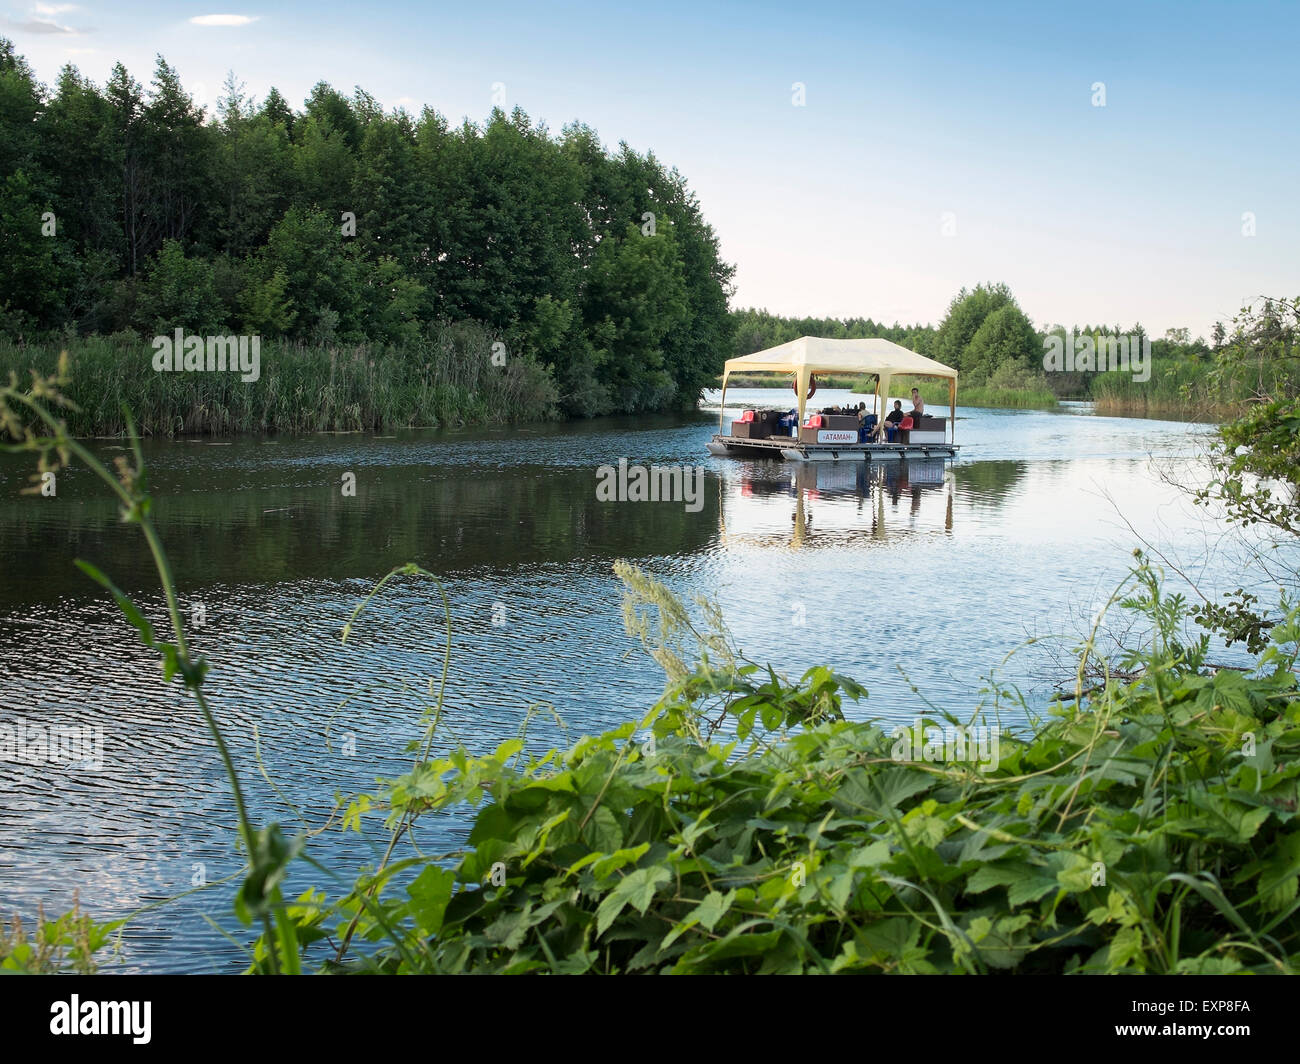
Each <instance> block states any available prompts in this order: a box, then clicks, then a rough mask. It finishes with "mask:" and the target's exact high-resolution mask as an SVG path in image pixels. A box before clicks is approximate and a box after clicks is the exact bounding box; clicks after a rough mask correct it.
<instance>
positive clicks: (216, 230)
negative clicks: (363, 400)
mask: <svg viewBox="0 0 1300 1064" xmlns="http://www.w3.org/2000/svg"><path fill="white" fill-rule="evenodd" d="M0 235H2V236H3V242H4V248H5V254H4V257H3V260H0V336H4V335H8V336H10V337H12V338H24V339H31V338H38V337H42V336H46V335H48V334H49V333H51V332H58V333H60V334H62V335H64V336H65V337H66V336H68V335H69V334H72V335H73V336H75V335H77V334H79V335H83V336H84V335H87V334H94V333H99V334H111V333H120V332H122V331H123V330H133V331H134V332H135V333H137V334H140V336H142V337H147V336H152V335H154V334H163V335H170V334H171V332H172V331H173V330H174V329H176V328H182V329H184V330H186V331H187V332H189V333H194V334H210V333H214V332H216V333H222V334H241V333H242V334H251V335H260V336H263V337H265V338H268V339H279V340H286V341H296V342H300V343H307V344H314V345H335V344H344V345H357V344H361V343H367V342H368V343H371V344H374V345H383V346H391V347H394V348H397V349H402V350H405V349H409V348H411V347H412V346H418V344H419V343H420V342H421V341H422V340H428V339H430V338H431V337H432V338H433V339H438V338H439V336H440V334H439V333H438V332H437V328H436V327H437V326H438V324H439V323H467V322H472V323H476V324H477V325H479V326H481V327H482V328H483V329H484V330H485V333H486V334H487V335H490V336H492V337H494V338H498V339H499V340H500V341H501V342H503V343H504V344H505V347H506V351H507V352H508V357H509V359H511V360H526V361H529V362H535V363H536V364H537V365H539V366H541V367H543V368H544V369H545V371H546V373H547V374H548V375H550V377H551V378H552V380H553V382H554V386H555V388H556V389H557V391H558V397H559V404H560V406H561V408H562V409H563V410H564V411H565V412H568V413H570V414H579V415H590V414H599V413H605V412H611V411H634V410H644V409H663V408H668V407H674V406H681V405H690V404H693V403H694V401H695V399H696V397H697V395H698V393H699V390H700V388H701V387H702V386H704V385H705V384H707V383H708V382H709V381H711V380H712V378H713V376H714V375H715V374H716V373H717V372H718V370H719V368H720V365H721V360H722V358H723V357H725V355H726V352H727V350H728V348H729V345H730V322H729V319H728V317H727V296H728V292H729V286H730V278H731V273H732V269H731V267H730V266H729V265H727V264H725V263H723V262H722V261H721V260H720V258H719V253H718V243H717V239H716V237H715V235H714V233H713V230H712V228H711V227H710V226H709V225H708V224H707V223H706V222H705V221H704V218H703V217H702V215H701V212H700V207H699V203H698V202H697V200H696V198H695V196H694V195H693V194H692V193H691V192H690V190H689V189H688V187H687V185H686V181H685V179H684V178H683V177H682V175H681V174H679V173H678V172H677V171H676V170H671V169H668V168H666V167H665V166H664V165H663V164H662V163H661V162H660V161H659V160H658V159H656V158H655V156H654V155H653V154H644V155H643V154H639V153H637V152H635V151H633V150H632V149H631V148H629V147H628V146H627V145H621V146H620V148H619V150H618V151H617V152H613V153H611V152H609V151H607V150H606V149H605V148H604V147H603V146H602V144H601V143H600V141H599V140H598V138H597V136H596V134H595V132H594V131H592V130H591V129H589V128H587V127H584V126H581V125H577V124H575V125H572V126H569V127H566V128H565V129H564V130H563V132H562V133H561V134H560V135H558V136H554V135H552V134H551V133H550V132H549V131H548V130H547V129H546V128H545V127H544V126H540V125H535V124H533V123H532V122H531V121H530V120H529V119H528V117H527V116H526V115H525V114H523V112H521V111H519V110H515V111H514V112H513V113H512V114H509V115H506V114H504V113H502V112H501V111H500V110H494V111H493V112H492V114H491V116H490V118H489V119H488V121H487V122H486V123H485V124H484V125H483V126H481V127H480V126H476V125H473V124H471V123H469V122H466V123H464V124H462V125H459V126H453V125H450V124H449V123H448V122H447V121H446V120H445V119H444V118H443V117H442V116H440V115H438V114H437V113H435V112H434V111H432V110H427V109H426V110H425V111H424V113H423V114H421V115H420V116H419V117H418V118H417V117H413V116H411V115H409V114H407V113H406V112H404V111H396V112H390V113H385V112H384V111H383V109H382V108H381V107H380V106H379V105H378V104H377V103H376V101H375V100H374V99H373V98H371V97H370V96H368V95H367V94H366V93H364V92H362V91H361V90H357V92H356V93H355V94H354V95H353V96H352V97H345V96H343V95H342V94H340V93H339V92H337V91H335V90H334V89H332V88H331V87H329V86H328V85H326V84H324V83H322V84H319V85H317V86H316V87H315V89H313V91H312V93H311V96H310V97H309V98H308V99H307V101H306V103H305V107H304V109H303V110H302V111H295V110H293V109H291V108H290V107H289V106H288V104H287V103H286V102H285V100H284V99H283V98H282V97H281V96H280V94H279V93H278V92H276V91H275V90H272V91H271V93H270V94H269V95H268V96H267V98H266V99H265V100H264V101H262V102H261V103H260V105H258V104H255V103H254V102H253V101H251V100H249V99H247V98H245V96H244V93H243V91H242V89H241V87H240V86H239V85H238V84H237V83H236V82H235V81H234V80H233V77H232V78H231V79H230V80H229V81H228V82H227V85H226V89H225V95H224V97H223V98H222V100H221V102H220V104H219V106H218V108H217V114H216V115H214V116H209V115H207V114H205V112H204V111H203V110H202V109H201V108H199V107H197V106H196V105H195V104H194V102H193V100H192V99H191V98H190V96H189V95H188V94H187V93H186V92H185V91H184V89H183V87H182V85H181V82H180V79H179V77H178V75H177V73H176V71H175V70H174V69H173V68H172V67H170V66H169V65H168V64H167V63H166V62H165V61H164V60H162V59H161V58H160V59H159V60H158V64H157V67H156V69H155V71H154V76H153V80H152V83H151V85H150V87H149V88H148V89H147V90H146V89H144V88H143V87H142V86H141V85H140V84H139V83H137V82H136V81H135V80H134V79H133V78H132V77H131V76H130V74H129V73H128V72H127V71H126V69H125V68H124V67H123V66H121V65H120V64H119V65H118V66H117V67H116V68H115V69H114V71H113V74H112V76H111V78H110V79H109V81H108V84H107V85H105V86H104V87H103V88H100V87H98V86H96V85H95V84H93V83H92V82H90V81H88V80H87V79H86V78H84V77H82V76H81V75H80V74H79V73H78V72H77V70H76V69H75V68H73V67H72V66H68V67H65V68H64V70H63V71H62V73H61V74H60V75H59V78H58V82H57V84H56V85H55V86H54V87H53V89H52V90H47V89H46V88H45V87H44V86H42V85H40V84H38V83H37V81H36V80H35V78H34V77H33V75H32V73H31V71H30V69H29V67H28V65H27V64H26V62H25V61H24V60H23V59H22V58H21V57H20V56H18V55H17V54H16V53H15V51H14V48H13V45H12V44H11V43H10V42H9V41H7V40H3V39H0ZM72 347H73V353H74V356H75V343H74V344H73V345H72ZM141 351H142V352H143V354H144V355H145V356H147V354H148V353H149V349H148V347H147V346H142V347H141ZM490 354H491V351H490V349H484V350H482V351H480V352H477V353H475V355H474V356H473V357H476V358H481V359H482V360H484V361H486V360H488V358H489V357H490ZM404 357H407V358H408V359H416V358H418V357H419V356H418V352H417V353H411V354H408V355H406V356H404Z"/></svg>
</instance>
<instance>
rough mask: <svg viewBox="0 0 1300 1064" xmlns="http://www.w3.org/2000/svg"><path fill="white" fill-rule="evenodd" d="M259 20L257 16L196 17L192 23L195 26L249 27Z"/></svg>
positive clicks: (191, 20)
mask: <svg viewBox="0 0 1300 1064" xmlns="http://www.w3.org/2000/svg"><path fill="white" fill-rule="evenodd" d="M257 19H258V16H257V15H195V16H194V17H193V18H192V19H190V22H191V23H193V24H194V25H195V26H247V25H248V24H249V23H250V22H256V21H257Z"/></svg>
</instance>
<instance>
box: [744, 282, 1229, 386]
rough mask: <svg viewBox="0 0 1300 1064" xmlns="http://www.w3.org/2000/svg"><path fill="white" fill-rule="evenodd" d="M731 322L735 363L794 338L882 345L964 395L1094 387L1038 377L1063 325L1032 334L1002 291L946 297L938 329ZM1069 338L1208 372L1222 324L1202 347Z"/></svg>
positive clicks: (1178, 334) (1086, 378)
mask: <svg viewBox="0 0 1300 1064" xmlns="http://www.w3.org/2000/svg"><path fill="white" fill-rule="evenodd" d="M732 318H733V319H734V322H735V348H736V353H737V354H739V355H747V354H751V353H753V352H754V351H762V350H764V349H766V348H768V347H775V346H777V345H778V344H783V343H787V342H788V341H790V340H796V339H798V338H799V337H800V336H822V337H827V338H831V339H865V338H870V337H881V338H883V339H886V340H892V341H894V343H897V344H901V345H902V346H903V347H906V348H909V349H911V350H913V351H916V352H917V353H918V354H922V355H926V356H928V357H930V358H933V359H936V360H938V361H939V362H942V363H944V364H945V365H948V366H953V367H955V368H956V369H957V370H958V371H959V372H960V373H961V375H962V382H963V384H965V385H967V386H968V387H969V386H976V387H980V386H988V387H990V388H992V389H994V390H1012V389H1018V388H1019V389H1032V388H1044V389H1050V390H1051V391H1052V392H1054V393H1055V394H1057V395H1058V396H1063V397H1064V396H1083V395H1087V394H1088V391H1089V388H1090V387H1091V384H1092V382H1093V381H1094V380H1095V379H1096V375H1095V374H1092V373H1083V372H1053V373H1044V372H1043V353H1044V341H1045V339H1046V338H1047V337H1048V336H1051V335H1053V334H1055V335H1058V336H1064V335H1065V333H1066V332H1067V329H1066V327H1065V326H1062V325H1052V326H1051V327H1050V328H1047V329H1044V330H1039V329H1036V328H1035V327H1034V324H1033V322H1032V321H1031V320H1030V319H1029V317H1028V316H1027V315H1026V314H1025V312H1024V311H1023V310H1022V309H1021V307H1020V305H1019V303H1017V302H1016V298H1015V296H1014V295H1012V293H1011V290H1010V288H1008V287H1007V285H1005V284H999V283H986V284H978V285H976V286H975V287H974V288H971V289H967V288H963V289H962V290H961V291H960V292H958V293H957V294H956V295H955V296H954V297H953V299H952V301H951V302H950V303H949V305H948V310H947V313H946V314H945V315H944V318H943V320H942V321H941V322H939V324H938V325H920V324H917V325H900V324H898V323H897V322H895V323H894V324H892V325H886V324H885V323H884V322H877V321H874V320H873V319H871V318H843V319H841V318H789V317H782V316H780V315H776V314H772V313H770V312H768V311H767V310H757V309H752V308H749V309H741V310H735V311H733V312H732ZM1068 331H1069V332H1071V333H1072V334H1073V335H1074V336H1075V337H1076V338H1078V337H1082V336H1091V337H1092V338H1093V340H1094V343H1095V342H1096V341H1099V340H1100V339H1101V338H1103V337H1107V336H1115V337H1118V336H1129V337H1133V338H1135V339H1136V340H1137V341H1138V342H1141V341H1142V340H1143V339H1151V357H1152V359H1153V360H1156V361H1159V362H1162V363H1166V364H1167V363H1174V362H1177V363H1189V362H1190V363H1193V364H1199V365H1201V366H1203V367H1204V368H1205V370H1207V371H1208V369H1209V367H1210V365H1211V363H1212V360H1213V356H1214V353H1215V352H1216V351H1218V350H1220V349H1222V348H1223V347H1224V345H1225V344H1226V343H1227V342H1228V334H1227V331H1226V330H1225V328H1224V326H1223V324H1222V323H1216V325H1215V327H1214V330H1213V333H1212V338H1211V343H1209V344H1207V343H1206V341H1205V340H1204V339H1203V338H1201V337H1197V338H1196V339H1194V340H1193V339H1191V337H1190V334H1189V331H1188V330H1187V329H1186V328H1173V329H1169V330H1167V331H1166V333H1165V335H1164V337H1163V338H1161V339H1154V338H1151V337H1150V335H1149V333H1148V331H1147V330H1146V329H1145V328H1144V327H1143V326H1142V325H1141V324H1134V325H1132V326H1130V327H1128V328H1127V329H1122V328H1121V327H1120V326H1119V325H1082V326H1080V325H1074V326H1072V327H1071V328H1070V329H1069V330H1068ZM1098 346H1099V345H1098Z"/></svg>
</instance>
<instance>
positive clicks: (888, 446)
mask: <svg viewBox="0 0 1300 1064" xmlns="http://www.w3.org/2000/svg"><path fill="white" fill-rule="evenodd" d="M708 446H709V453H710V454H715V455H717V456H718V457H719V458H725V457H728V456H731V457H735V458H784V459H786V461H789V462H897V461H900V460H902V459H904V458H956V457H957V450H958V447H957V445H956V444H954V443H801V442H800V441H799V440H796V439H795V438H794V437H793V436H771V437H769V438H767V439H760V440H753V439H746V438H744V437H740V436H725V435H723V434H722V433H721V432H716V433H714V435H713V439H711V440H710V441H709V445H708Z"/></svg>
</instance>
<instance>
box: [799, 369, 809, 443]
mask: <svg viewBox="0 0 1300 1064" xmlns="http://www.w3.org/2000/svg"><path fill="white" fill-rule="evenodd" d="M811 377H812V370H810V369H809V368H808V367H807V366H800V367H799V369H798V370H797V371H796V373H795V385H796V387H797V388H798V389H799V422H798V425H797V428H802V427H803V415H804V410H806V409H807V407H808V380H809V378H811ZM795 435H796V436H798V435H799V433H798V432H797V431H796V432H795Z"/></svg>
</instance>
